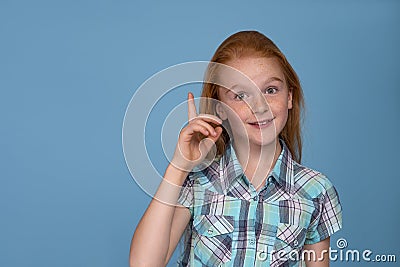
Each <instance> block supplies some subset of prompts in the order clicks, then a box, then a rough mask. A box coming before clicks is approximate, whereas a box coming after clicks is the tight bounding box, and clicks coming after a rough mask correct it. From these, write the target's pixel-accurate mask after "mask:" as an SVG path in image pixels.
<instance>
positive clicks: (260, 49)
mask: <svg viewBox="0 0 400 267" xmlns="http://www.w3.org/2000/svg"><path fill="white" fill-rule="evenodd" d="M244 57H267V58H276V59H277V60H278V62H279V64H280V66H281V68H282V71H283V74H284V76H285V79H286V82H287V87H288V88H289V90H291V91H292V105H293V107H292V109H289V111H288V119H287V122H286V125H285V127H284V128H283V130H282V132H281V133H280V134H279V137H280V138H282V139H283V140H284V141H285V143H286V146H287V147H288V149H289V151H290V153H291V154H292V156H293V159H294V160H295V161H297V162H299V163H301V154H302V137H301V121H302V118H303V114H302V113H303V109H304V98H303V91H302V89H301V85H300V80H299V78H298V76H297V74H296V72H295V71H294V69H293V68H292V66H291V65H290V64H289V62H288V60H287V59H286V57H285V55H284V54H283V53H282V52H281V51H280V50H279V48H278V47H277V46H276V45H275V44H274V43H273V42H272V41H271V40H270V39H269V38H268V37H266V36H265V35H263V34H261V33H259V32H257V31H240V32H237V33H235V34H233V35H231V36H229V37H228V38H227V39H225V41H223V42H222V43H221V45H220V46H219V47H218V48H217V50H216V51H215V54H214V55H213V57H212V58H211V60H210V61H211V62H216V63H221V64H227V62H229V61H231V60H235V59H240V58H244ZM210 64H212V63H210ZM208 72H210V68H209V70H208ZM207 75H209V73H208V74H207V73H206V76H207ZM201 97H202V98H201V100H200V113H207V114H213V115H216V110H215V104H214V103H215V101H207V99H210V98H211V99H217V100H220V98H219V95H218V85H217V84H214V83H211V82H205V83H204V84H203V91H202V94H201ZM227 129H228V130H227ZM227 129H225V128H224V127H223V131H222V134H221V136H220V138H219V139H218V140H217V141H216V147H217V156H221V155H222V154H224V152H225V149H226V144H227V142H228V141H229V140H230V137H229V132H228V131H229V127H227Z"/></svg>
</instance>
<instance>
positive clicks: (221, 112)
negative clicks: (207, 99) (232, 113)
mask: <svg viewBox="0 0 400 267" xmlns="http://www.w3.org/2000/svg"><path fill="white" fill-rule="evenodd" d="M215 111H216V112H217V115H218V117H219V118H220V119H221V120H223V121H224V120H226V119H227V118H228V116H227V115H226V112H225V109H224V107H223V106H222V104H221V103H217V105H216V106H215Z"/></svg>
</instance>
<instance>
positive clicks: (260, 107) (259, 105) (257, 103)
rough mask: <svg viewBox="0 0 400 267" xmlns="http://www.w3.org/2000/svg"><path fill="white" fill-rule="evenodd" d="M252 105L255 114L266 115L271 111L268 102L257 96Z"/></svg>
mask: <svg viewBox="0 0 400 267" xmlns="http://www.w3.org/2000/svg"><path fill="white" fill-rule="evenodd" d="M252 102H253V103H252V104H251V105H250V107H251V110H252V112H253V113H264V112H267V111H268V110H269V106H268V103H267V100H266V99H265V98H264V97H263V96H257V97H255V98H254V99H253V101H252Z"/></svg>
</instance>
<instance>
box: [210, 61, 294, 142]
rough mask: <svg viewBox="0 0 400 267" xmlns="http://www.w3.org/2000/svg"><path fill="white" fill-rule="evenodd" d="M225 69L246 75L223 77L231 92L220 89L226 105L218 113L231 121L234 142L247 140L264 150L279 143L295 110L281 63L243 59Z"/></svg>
mask: <svg viewBox="0 0 400 267" xmlns="http://www.w3.org/2000/svg"><path fill="white" fill-rule="evenodd" d="M226 65H229V66H230V67H232V68H234V69H236V70H238V71H240V72H242V73H243V74H245V75H243V74H240V73H239V72H236V71H235V73H231V72H229V73H226V74H225V75H222V76H221V80H222V82H223V84H224V85H227V87H229V88H226V87H219V89H218V90H219V92H218V93H219V98H220V99H219V100H220V101H221V102H222V103H223V104H218V105H217V113H218V115H219V116H220V117H221V119H222V120H226V119H227V120H228V122H229V125H230V127H231V129H232V134H233V138H234V139H235V142H236V141H237V140H239V141H240V140H242V141H247V140H248V141H249V143H250V144H255V145H261V146H264V145H269V144H272V143H274V142H276V141H277V137H278V135H279V133H280V132H281V131H282V129H283V128H284V127H285V124H286V121H287V118H288V110H289V109H291V108H292V92H291V90H289V88H288V87H287V83H286V80H285V76H284V75H283V72H282V70H281V66H280V64H279V62H278V60H277V59H275V58H266V57H244V58H240V59H235V60H233V61H229V62H228V63H226ZM245 76H247V77H248V78H246V77H245ZM249 79H250V80H249Z"/></svg>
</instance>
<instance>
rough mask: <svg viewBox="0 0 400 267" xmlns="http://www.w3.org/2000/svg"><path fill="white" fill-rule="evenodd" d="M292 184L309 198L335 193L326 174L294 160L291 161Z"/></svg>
mask: <svg viewBox="0 0 400 267" xmlns="http://www.w3.org/2000/svg"><path fill="white" fill-rule="evenodd" d="M293 184H294V187H295V189H296V190H300V192H302V193H303V194H305V195H308V196H309V197H310V198H317V197H324V196H325V195H327V194H332V192H333V193H336V189H335V187H334V185H333V183H332V182H331V180H330V179H329V178H328V176H327V175H325V174H324V173H322V172H320V171H317V170H315V169H311V168H309V167H307V166H304V165H302V164H300V163H298V162H295V161H293Z"/></svg>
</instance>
